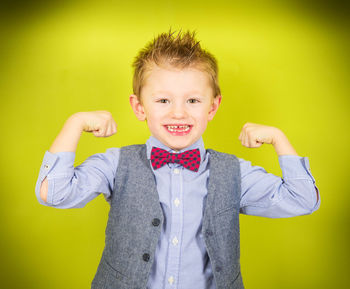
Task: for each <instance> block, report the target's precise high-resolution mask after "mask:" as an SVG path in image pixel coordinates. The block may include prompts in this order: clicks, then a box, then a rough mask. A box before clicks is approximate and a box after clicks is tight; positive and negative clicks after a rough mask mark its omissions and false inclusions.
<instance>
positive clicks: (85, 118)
mask: <svg viewBox="0 0 350 289" xmlns="http://www.w3.org/2000/svg"><path fill="white" fill-rule="evenodd" d="M77 115H79V117H81V120H82V126H83V127H82V128H83V131H86V132H92V133H93V134H94V136H96V137H109V136H111V135H113V134H115V133H116V132H117V124H116V122H115V121H114V119H113V117H112V114H111V113H110V112H109V111H106V110H97V111H88V112H79V113H77Z"/></svg>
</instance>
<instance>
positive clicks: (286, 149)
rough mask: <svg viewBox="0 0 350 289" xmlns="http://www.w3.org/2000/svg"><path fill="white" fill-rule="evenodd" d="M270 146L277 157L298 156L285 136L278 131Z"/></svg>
mask: <svg viewBox="0 0 350 289" xmlns="http://www.w3.org/2000/svg"><path fill="white" fill-rule="evenodd" d="M272 145H273V147H274V148H275V151H276V153H277V154H278V155H279V156H280V155H295V156H297V155H298V153H297V152H296V151H295V149H294V148H293V146H292V144H291V143H290V142H289V140H288V138H287V136H286V135H285V134H284V133H283V132H282V131H281V130H280V129H277V131H276V136H275V137H274V140H273V142H272Z"/></svg>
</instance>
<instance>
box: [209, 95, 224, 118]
mask: <svg viewBox="0 0 350 289" xmlns="http://www.w3.org/2000/svg"><path fill="white" fill-rule="evenodd" d="M221 99H222V95H217V96H216V97H215V98H214V99H213V102H212V104H211V107H210V110H209V116H208V120H209V121H210V120H212V119H213V118H214V116H215V114H216V112H217V111H218V109H219V105H220V103H221Z"/></svg>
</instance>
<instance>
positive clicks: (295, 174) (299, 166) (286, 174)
mask: <svg viewBox="0 0 350 289" xmlns="http://www.w3.org/2000/svg"><path fill="white" fill-rule="evenodd" d="M278 161H279V164H280V167H281V170H282V176H283V179H311V180H312V182H313V183H315V179H314V177H313V176H312V174H311V170H310V164H309V159H308V158H307V157H300V156H294V155H280V156H278Z"/></svg>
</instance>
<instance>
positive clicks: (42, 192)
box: [40, 178, 48, 203]
mask: <svg viewBox="0 0 350 289" xmlns="http://www.w3.org/2000/svg"><path fill="white" fill-rule="evenodd" d="M47 191H48V182H47V178H45V179H44V180H43V181H42V182H41V186H40V198H41V199H42V200H43V201H44V202H45V203H47Z"/></svg>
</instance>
